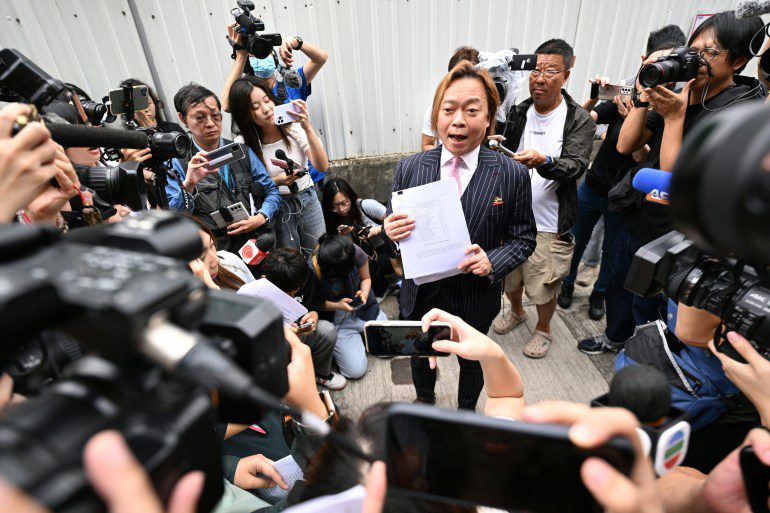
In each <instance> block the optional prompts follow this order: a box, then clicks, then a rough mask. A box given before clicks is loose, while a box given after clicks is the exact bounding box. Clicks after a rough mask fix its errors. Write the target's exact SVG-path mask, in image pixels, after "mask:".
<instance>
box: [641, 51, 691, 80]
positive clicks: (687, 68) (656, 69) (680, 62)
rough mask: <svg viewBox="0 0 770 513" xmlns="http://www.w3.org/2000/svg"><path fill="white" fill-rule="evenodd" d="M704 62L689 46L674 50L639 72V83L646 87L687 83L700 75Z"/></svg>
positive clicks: (646, 65) (643, 67)
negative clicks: (699, 69) (699, 71)
mask: <svg viewBox="0 0 770 513" xmlns="http://www.w3.org/2000/svg"><path fill="white" fill-rule="evenodd" d="M701 65H703V60H702V59H701V58H700V56H699V55H698V52H697V51H696V50H694V49H693V48H690V47H688V46H681V47H679V48H674V49H673V50H671V53H670V54H668V55H666V56H664V57H659V58H658V59H657V60H656V61H655V62H651V63H649V64H645V65H644V66H642V69H640V70H639V83H640V84H642V86H644V87H655V86H656V85H661V84H669V83H675V82H687V81H688V80H691V79H693V78H695V77H696V76H697V75H698V68H699V67H700V66H701Z"/></svg>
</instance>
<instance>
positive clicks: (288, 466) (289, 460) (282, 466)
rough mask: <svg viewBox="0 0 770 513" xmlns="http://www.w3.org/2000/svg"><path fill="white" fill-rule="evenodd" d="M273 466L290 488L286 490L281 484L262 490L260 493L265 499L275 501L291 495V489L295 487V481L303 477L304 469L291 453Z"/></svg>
mask: <svg viewBox="0 0 770 513" xmlns="http://www.w3.org/2000/svg"><path fill="white" fill-rule="evenodd" d="M273 468H275V470H277V471H278V473H279V474H281V477H282V478H283V481H284V482H285V483H286V484H287V485H288V486H289V489H288V490H284V489H283V488H281V487H280V486H278V485H275V486H273V487H272V488H265V489H263V490H260V491H259V492H258V493H259V495H260V497H262V498H263V499H265V500H268V501H270V502H273V503H274V502H277V501H278V500H280V499H283V498H284V497H286V496H287V495H289V490H291V489H292V488H293V487H294V483H296V482H297V481H299V480H300V479H302V478H303V477H304V475H303V473H302V469H301V468H299V465H297V462H296V461H295V460H294V458H293V457H292V456H291V455H289V456H286V457H285V458H281V459H280V460H278V461H275V462H273Z"/></svg>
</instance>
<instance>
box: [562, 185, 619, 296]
mask: <svg viewBox="0 0 770 513" xmlns="http://www.w3.org/2000/svg"><path fill="white" fill-rule="evenodd" d="M602 216H604V242H603V243H602V263H601V267H600V269H599V277H598V278H597V279H596V283H594V290H595V291H596V292H601V293H604V292H605V291H606V290H607V284H608V283H609V281H610V271H611V266H610V265H608V264H607V260H608V255H609V254H610V253H611V252H612V247H613V245H614V243H615V236H616V234H617V233H618V230H619V229H620V228H621V227H622V225H623V218H622V216H621V215H620V214H616V213H615V212H610V211H609V210H608V209H607V198H605V197H604V196H602V195H601V194H599V193H598V192H596V191H595V190H593V189H592V188H591V187H589V186H588V184H587V183H585V181H583V183H581V184H580V187H578V215H577V220H576V221H575V226H573V227H572V235H574V236H575V251H574V252H573V253H572V263H571V265H570V269H569V274H568V275H567V276H565V277H564V281H563V283H564V284H565V285H573V284H574V283H575V279H576V278H577V273H578V267H579V266H580V260H581V259H582V258H583V253H584V252H585V250H586V246H587V245H588V241H589V240H591V233H592V232H593V230H594V226H596V223H597V222H598V221H599V218H601V217H602Z"/></svg>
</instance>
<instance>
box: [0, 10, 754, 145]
mask: <svg viewBox="0 0 770 513" xmlns="http://www.w3.org/2000/svg"><path fill="white" fill-rule="evenodd" d="M133 3H134V7H135V8H136V10H135V12H137V13H138V15H139V19H138V20H135V19H134V17H133V15H132V9H131V7H132V6H131V5H130V3H129V0H0V45H2V46H3V47H12V48H17V49H19V50H21V51H22V52H24V53H25V54H26V55H27V56H28V57H30V58H31V59H33V60H34V61H35V62H36V63H37V64H38V65H40V66H41V67H42V68H43V69H45V70H47V71H48V72H49V73H51V74H52V75H54V76H57V77H60V78H62V79H64V80H67V81H71V82H73V83H76V84H78V85H80V86H81V87H83V88H84V89H85V90H86V91H88V92H89V93H90V94H91V95H92V96H94V97H101V96H103V95H105V94H106V93H107V91H108V90H109V89H110V88H113V87H115V86H117V84H118V83H119V82H120V80H122V79H124V78H127V77H129V76H133V77H137V78H140V79H144V80H146V81H149V82H150V83H152V76H151V72H150V69H151V66H150V64H149V61H150V60H152V61H153V62H154V64H155V68H156V69H157V74H158V78H159V81H160V83H156V84H155V85H156V86H160V89H161V90H162V92H163V94H164V97H165V100H166V102H167V103H168V105H169V106H171V109H170V111H171V112H172V114H173V106H172V102H171V99H172V98H173V94H174V92H175V91H176V90H177V89H178V88H179V87H180V86H181V85H182V84H184V83H186V82H189V81H191V80H192V81H195V82H199V83H201V84H203V85H206V86H207V87H209V88H211V89H212V90H214V91H215V92H217V93H219V91H220V88H221V85H222V83H223V82H224V79H225V77H226V76H227V74H228V72H229V70H230V66H231V63H232V61H231V60H230V58H229V55H230V53H231V52H230V47H229V45H228V44H227V42H226V41H225V34H226V29H225V26H226V25H227V24H228V23H231V19H232V18H231V16H230V13H229V11H230V9H231V8H232V7H234V6H235V0H232V1H230V0H133ZM254 3H255V4H256V14H257V15H258V16H260V17H261V18H262V20H263V21H264V22H265V25H266V26H267V30H268V31H278V32H280V33H281V34H283V35H284V36H290V35H294V34H299V35H301V36H302V37H303V38H304V39H305V40H306V41H310V42H312V43H314V44H317V45H319V46H321V47H322V48H324V49H325V50H326V51H327V52H329V55H330V58H329V61H328V62H327V64H326V66H325V67H324V69H323V70H322V71H321V73H320V74H319V75H318V77H317V78H316V80H315V81H314V82H313V95H312V97H311V101H310V112H311V119H313V121H314V124H315V126H316V128H317V129H318V130H319V131H320V133H321V138H322V140H323V141H324V143H325V145H326V148H327V151H328V153H329V156H330V158H332V159H341V158H348V157H356V156H361V155H380V154H387V153H401V152H410V151H416V150H417V149H418V148H419V140H420V128H421V123H422V115H423V113H424V111H425V108H426V107H427V105H428V103H429V102H430V101H431V100H432V96H433V90H434V88H435V85H436V83H437V82H438V80H439V79H440V78H441V76H442V75H443V74H444V73H445V72H446V63H447V61H448V59H449V56H450V55H451V53H452V51H453V50H454V48H456V47H457V46H460V45H463V44H470V45H473V46H475V47H477V48H479V49H483V50H490V51H496V50H500V49H503V48H510V47H518V48H520V49H521V51H522V53H530V52H532V51H533V50H534V48H535V47H536V46H537V45H538V44H539V43H541V42H543V41H545V40H546V39H549V38H552V37H562V38H564V39H566V40H567V41H568V42H570V43H572V44H573V46H574V47H575V53H576V55H577V61H576V64H575V69H574V71H573V73H572V76H571V78H570V80H569V82H568V90H569V92H570V94H572V95H573V96H574V97H575V98H576V99H578V101H582V99H584V98H586V97H587V95H588V90H589V86H588V82H587V80H588V78H589V77H591V76H594V75H595V74H597V73H601V74H605V75H609V76H610V77H611V78H613V79H615V78H621V77H625V76H629V75H631V74H632V73H634V72H635V70H636V68H637V67H638V65H639V56H640V55H641V53H642V52H643V50H644V43H645V41H646V37H647V34H648V32H649V31H650V30H652V29H655V28H658V27H660V26H663V25H665V24H667V23H676V24H678V25H679V26H680V27H682V29H683V30H684V31H685V34H689V31H690V27H691V26H692V23H693V20H694V18H695V14H696V13H698V12H718V11H721V10H725V9H730V8H733V7H734V5H735V3H736V2H735V1H734V0H699V1H682V0H644V1H639V0H292V1H290V0H256V1H255V2H254ZM137 25H141V26H142V27H143V28H144V33H145V34H146V45H145V46H146V47H148V48H149V50H150V55H147V52H145V50H144V49H143V45H142V41H141V40H140V35H139V34H140V32H139V31H138V30H137ZM754 70H755V66H754V65H752V66H750V67H749V68H748V70H747V73H752V74H753V73H754ZM226 123H229V121H228V120H226Z"/></svg>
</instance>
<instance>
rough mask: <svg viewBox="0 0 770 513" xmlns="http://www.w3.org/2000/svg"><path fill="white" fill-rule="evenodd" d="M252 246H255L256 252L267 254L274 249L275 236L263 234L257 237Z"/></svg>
mask: <svg viewBox="0 0 770 513" xmlns="http://www.w3.org/2000/svg"><path fill="white" fill-rule="evenodd" d="M254 244H255V245H256V246H257V249H258V250H260V251H264V252H265V253H269V252H270V251H272V250H273V248H274V247H275V235H273V234H272V233H263V234H262V235H260V236H259V237H257V240H256V241H255V242H254Z"/></svg>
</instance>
